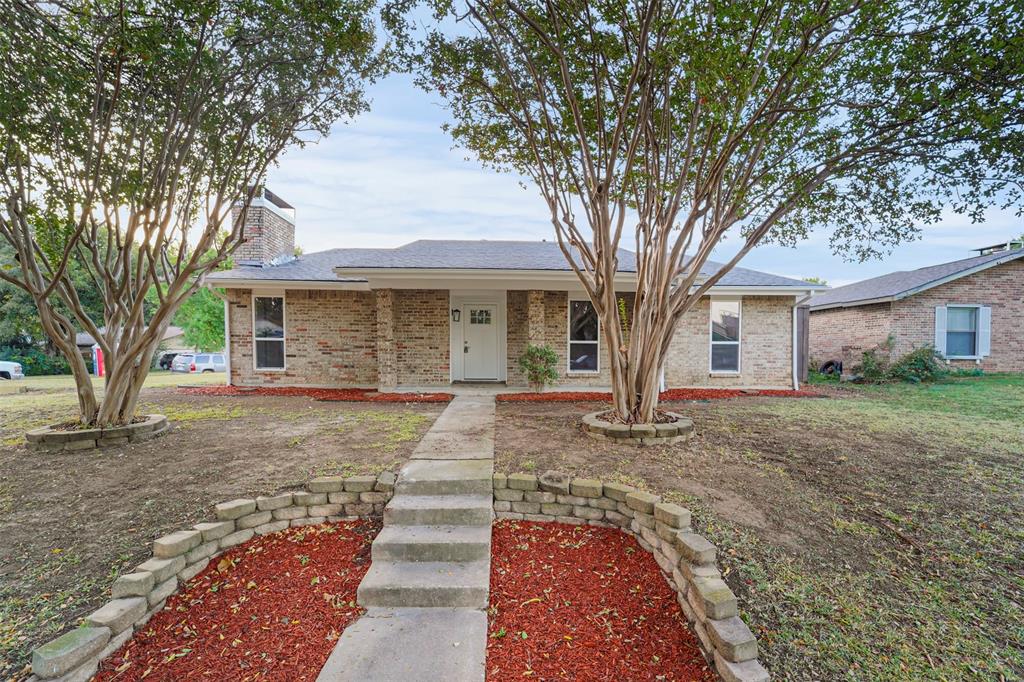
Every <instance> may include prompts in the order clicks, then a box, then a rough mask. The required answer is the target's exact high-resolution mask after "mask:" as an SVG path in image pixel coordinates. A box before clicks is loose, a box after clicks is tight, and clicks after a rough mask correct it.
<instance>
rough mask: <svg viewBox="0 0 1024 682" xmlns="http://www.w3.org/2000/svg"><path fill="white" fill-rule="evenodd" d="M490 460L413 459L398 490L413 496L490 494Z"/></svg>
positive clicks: (492, 473)
mask: <svg viewBox="0 0 1024 682" xmlns="http://www.w3.org/2000/svg"><path fill="white" fill-rule="evenodd" d="M493 476H494V464H493V462H492V461H491V460H489V459H465V460H441V459H437V460H412V461H410V462H408V463H407V464H406V465H405V466H403V467H402V471H401V472H400V473H399V477H398V487H397V492H398V493H409V494H411V495H465V494H473V493H476V494H480V495H489V494H490V493H491V491H492V489H493V487H494V484H493V479H492V477H493Z"/></svg>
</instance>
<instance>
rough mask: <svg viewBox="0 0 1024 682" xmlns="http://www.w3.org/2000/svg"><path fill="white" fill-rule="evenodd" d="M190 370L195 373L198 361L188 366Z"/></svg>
mask: <svg viewBox="0 0 1024 682" xmlns="http://www.w3.org/2000/svg"><path fill="white" fill-rule="evenodd" d="M188 371H189V372H193V373H194V372H195V371H196V363H194V362H193V363H192V364H190V365H189V366H188Z"/></svg>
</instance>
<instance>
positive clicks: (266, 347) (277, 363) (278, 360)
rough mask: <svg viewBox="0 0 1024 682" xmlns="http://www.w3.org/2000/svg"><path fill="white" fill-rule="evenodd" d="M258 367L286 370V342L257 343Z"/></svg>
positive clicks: (259, 341)
mask: <svg viewBox="0 0 1024 682" xmlns="http://www.w3.org/2000/svg"><path fill="white" fill-rule="evenodd" d="M256 367H257V368H259V369H284V341H269V340H268V341H261V340H257V341H256Z"/></svg>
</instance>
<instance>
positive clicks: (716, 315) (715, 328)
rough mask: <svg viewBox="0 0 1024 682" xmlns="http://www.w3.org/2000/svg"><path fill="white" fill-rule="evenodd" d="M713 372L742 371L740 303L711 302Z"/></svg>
mask: <svg viewBox="0 0 1024 682" xmlns="http://www.w3.org/2000/svg"><path fill="white" fill-rule="evenodd" d="M711 371H712V372H732V373H736V372H739V371H740V302H739V301H715V300H712V301H711Z"/></svg>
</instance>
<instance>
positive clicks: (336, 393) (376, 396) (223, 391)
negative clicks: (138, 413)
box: [178, 386, 453, 403]
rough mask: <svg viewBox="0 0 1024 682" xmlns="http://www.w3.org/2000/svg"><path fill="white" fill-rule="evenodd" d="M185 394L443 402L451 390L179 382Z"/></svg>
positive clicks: (360, 400)
mask: <svg viewBox="0 0 1024 682" xmlns="http://www.w3.org/2000/svg"><path fill="white" fill-rule="evenodd" d="M178 391H179V392H181V393H187V394H188V395H222V396H232V395H256V396H263V395H279V396H306V397H309V398H313V399H314V400H321V401H324V402H343V403H447V402H450V401H451V399H452V397H453V396H452V394H451V393H378V392H377V391H376V390H374V389H372V388H300V387H288V386H260V387H258V388H246V387H242V386H183V387H181V388H179V389H178Z"/></svg>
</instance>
